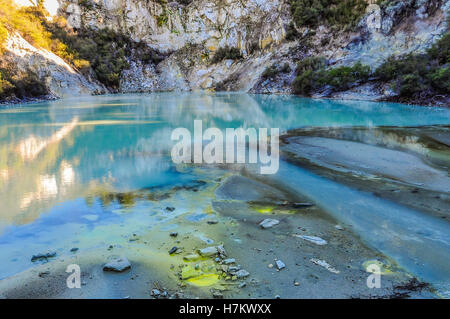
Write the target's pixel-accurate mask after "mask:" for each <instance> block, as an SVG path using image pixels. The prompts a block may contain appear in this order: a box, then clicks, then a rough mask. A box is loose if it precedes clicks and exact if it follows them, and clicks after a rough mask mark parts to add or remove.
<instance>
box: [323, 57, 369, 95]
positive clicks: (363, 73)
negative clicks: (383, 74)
mask: <svg viewBox="0 0 450 319" xmlns="http://www.w3.org/2000/svg"><path fill="white" fill-rule="evenodd" d="M370 74H371V71H370V67H369V66H367V65H362V64H361V63H360V62H358V63H356V64H355V65H353V66H341V67H337V68H333V69H330V70H328V71H326V72H325V73H324V74H323V77H322V78H321V79H320V81H321V83H324V84H327V85H330V86H332V87H333V88H335V89H337V90H339V91H343V90H347V89H349V88H350V85H351V84H352V83H355V82H359V81H360V82H366V81H367V80H368V79H369V77H370Z"/></svg>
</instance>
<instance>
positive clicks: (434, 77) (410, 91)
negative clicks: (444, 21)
mask: <svg viewBox="0 0 450 319" xmlns="http://www.w3.org/2000/svg"><path fill="white" fill-rule="evenodd" d="M449 48H450V35H449V33H446V34H445V35H444V36H443V37H442V38H441V39H440V40H439V41H437V42H436V43H435V44H434V45H433V46H432V47H431V48H430V49H429V50H427V51H426V52H425V53H422V54H409V55H405V56H401V57H396V58H394V57H392V58H389V59H387V60H386V61H385V62H384V63H383V64H382V65H381V66H380V67H379V68H378V69H377V70H376V71H375V76H377V77H378V78H379V79H380V80H382V81H385V82H388V81H393V84H394V88H395V89H397V90H398V92H399V94H400V97H402V98H413V97H414V96H416V95H419V94H420V93H421V92H425V93H426V94H429V95H430V94H436V93H438V94H450V74H449V73H450V71H449V65H448V64H449V63H450V53H449Z"/></svg>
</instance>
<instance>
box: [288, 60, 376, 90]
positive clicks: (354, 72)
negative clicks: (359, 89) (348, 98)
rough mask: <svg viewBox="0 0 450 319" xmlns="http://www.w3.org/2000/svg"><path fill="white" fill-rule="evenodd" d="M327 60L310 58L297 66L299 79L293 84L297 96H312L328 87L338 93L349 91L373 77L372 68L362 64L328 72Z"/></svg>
mask: <svg viewBox="0 0 450 319" xmlns="http://www.w3.org/2000/svg"><path fill="white" fill-rule="evenodd" d="M325 68H326V60H325V59H324V58H320V57H310V58H306V59H304V60H303V61H301V62H300V63H299V64H298V66H297V77H296V78H295V79H294V82H293V91H294V93H295V94H301V95H310V94H311V92H312V91H314V90H317V89H320V88H321V87H324V86H326V85H329V86H331V87H332V88H333V89H335V90H337V91H343V90H347V89H349V88H350V87H351V85H352V84H353V83H355V82H365V81H367V80H368V79H369V77H370V75H371V70H370V67H368V66H365V65H362V64H361V63H360V62H358V63H356V64H355V65H353V66H341V67H337V68H333V69H329V70H326V69H325Z"/></svg>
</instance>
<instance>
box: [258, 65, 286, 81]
mask: <svg viewBox="0 0 450 319" xmlns="http://www.w3.org/2000/svg"><path fill="white" fill-rule="evenodd" d="M288 72H291V67H290V66H289V63H285V64H283V65H282V66H281V67H280V66H278V65H277V64H272V65H271V66H269V67H267V68H266V69H265V70H264V72H263V73H262V74H261V77H262V78H263V79H272V78H274V77H276V76H277V75H278V74H280V73H288Z"/></svg>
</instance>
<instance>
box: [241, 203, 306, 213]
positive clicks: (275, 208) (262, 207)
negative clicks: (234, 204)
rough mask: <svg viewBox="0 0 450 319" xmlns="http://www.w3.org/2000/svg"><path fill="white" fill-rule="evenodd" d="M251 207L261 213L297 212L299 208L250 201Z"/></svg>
mask: <svg viewBox="0 0 450 319" xmlns="http://www.w3.org/2000/svg"><path fill="white" fill-rule="evenodd" d="M249 204H250V208H251V209H253V210H254V211H256V212H257V213H259V214H296V213H298V212H299V210H296V209H291V208H289V207H286V206H282V205H280V206H279V205H270V204H259V203H254V202H250V203H249Z"/></svg>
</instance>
